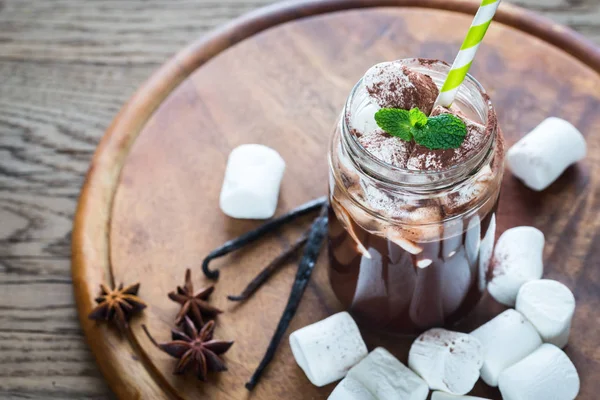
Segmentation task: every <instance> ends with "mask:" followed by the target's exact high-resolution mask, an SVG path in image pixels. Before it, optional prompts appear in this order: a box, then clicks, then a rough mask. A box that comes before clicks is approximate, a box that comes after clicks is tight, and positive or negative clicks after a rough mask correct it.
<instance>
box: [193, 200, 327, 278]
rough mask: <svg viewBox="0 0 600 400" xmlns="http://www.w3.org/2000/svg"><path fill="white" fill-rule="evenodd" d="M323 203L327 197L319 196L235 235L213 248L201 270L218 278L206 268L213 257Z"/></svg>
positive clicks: (229, 251) (213, 271)
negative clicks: (235, 236) (248, 230)
mask: <svg viewBox="0 0 600 400" xmlns="http://www.w3.org/2000/svg"><path fill="white" fill-rule="evenodd" d="M323 204H327V197H325V196H324V197H320V198H318V199H315V200H312V201H309V202H308V203H306V204H303V205H301V206H300V207H297V208H295V209H293V210H291V211H289V212H287V213H285V214H283V215H282V216H280V217H277V218H274V219H272V220H270V221H268V222H266V223H264V224H263V225H261V226H259V227H258V228H256V229H254V230H252V231H250V232H247V233H244V234H243V235H241V236H239V237H237V238H236V239H233V240H230V241H228V242H226V243H225V244H224V245H222V246H221V247H219V248H217V249H215V250H213V251H211V252H210V254H209V255H208V256H207V257H206V258H205V259H204V261H202V272H204V275H206V277H207V278H209V279H218V278H219V270H211V269H209V268H208V264H209V263H210V262H211V261H212V260H214V259H215V258H219V257H223V256H224V255H227V254H229V253H231V252H233V251H235V250H238V249H241V248H242V247H244V246H246V245H247V244H250V243H252V242H254V241H256V240H258V239H260V238H261V237H262V236H264V235H265V234H267V233H269V232H271V231H273V230H275V229H277V228H279V227H280V226H283V225H285V224H287V223H288V222H291V221H293V220H294V219H296V218H299V217H301V216H303V215H306V214H309V213H311V212H313V211H316V210H318V209H319V208H321V207H322V206H323Z"/></svg>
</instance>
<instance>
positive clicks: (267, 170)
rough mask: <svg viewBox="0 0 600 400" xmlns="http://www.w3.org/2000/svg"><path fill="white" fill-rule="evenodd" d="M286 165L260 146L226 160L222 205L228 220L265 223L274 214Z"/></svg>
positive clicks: (239, 150)
mask: <svg viewBox="0 0 600 400" xmlns="http://www.w3.org/2000/svg"><path fill="white" fill-rule="evenodd" d="M284 170H285V161H283V158H281V156H280V155H279V153H277V152H276V151H275V150H273V149H271V148H269V147H267V146H263V145H260V144H244V145H242V146H239V147H236V148H235V149H233V151H232V152H231V154H229V159H228V160H227V168H226V169H225V179H224V181H223V187H222V188H221V198H220V201H219V205H220V206H221V210H222V211H223V212H224V213H225V214H226V215H228V216H230V217H233V218H243V219H266V218H271V217H272V216H273V215H274V214H275V209H276V208H277V198H278V197H279V185H280V183H281V178H282V177H283V172H284Z"/></svg>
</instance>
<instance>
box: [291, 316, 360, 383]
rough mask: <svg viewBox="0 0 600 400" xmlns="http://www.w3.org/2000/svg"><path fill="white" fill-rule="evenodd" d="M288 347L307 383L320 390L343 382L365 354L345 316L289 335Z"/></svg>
mask: <svg viewBox="0 0 600 400" xmlns="http://www.w3.org/2000/svg"><path fill="white" fill-rule="evenodd" d="M290 346H291V348H292V353H293V354H294V358H295V359H296V362H297V363H298V365H299V366H300V368H302V370H303V371H304V373H305V374H306V377H307V378H308V380H309V381H310V382H311V383H312V384H313V385H315V386H319V387H320V386H325V385H328V384H330V383H332V382H335V381H337V380H338V379H342V378H343V377H344V376H345V375H346V372H348V370H349V369H350V368H351V367H352V366H354V365H355V364H356V363H358V362H359V361H360V360H362V359H363V358H364V357H365V356H366V355H367V353H368V352H367V346H366V345H365V342H364V341H363V339H362V337H361V336H360V331H359V330H358V327H357V326H356V322H354V320H353V319H352V317H351V316H350V314H348V313H347V312H341V313H337V314H334V315H332V316H331V317H329V318H325V319H324V320H322V321H319V322H316V323H314V324H312V325H308V326H305V327H304V328H302V329H298V330H297V331H295V332H293V333H292V334H291V335H290Z"/></svg>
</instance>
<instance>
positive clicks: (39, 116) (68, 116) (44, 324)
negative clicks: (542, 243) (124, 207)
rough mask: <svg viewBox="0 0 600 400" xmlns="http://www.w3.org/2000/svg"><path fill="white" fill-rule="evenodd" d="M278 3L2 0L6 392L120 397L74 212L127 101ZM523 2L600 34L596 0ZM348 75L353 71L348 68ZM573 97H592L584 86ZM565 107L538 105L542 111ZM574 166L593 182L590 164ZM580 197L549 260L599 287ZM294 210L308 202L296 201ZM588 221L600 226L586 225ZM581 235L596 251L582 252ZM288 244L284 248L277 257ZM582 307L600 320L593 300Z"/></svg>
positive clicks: (590, 287)
mask: <svg viewBox="0 0 600 400" xmlns="http://www.w3.org/2000/svg"><path fill="white" fill-rule="evenodd" d="M266 3H267V1H255V2H248V1H231V0H227V1H215V2H212V3H211V2H205V1H199V0H198V1H168V0H160V1H159V0H154V1H144V2H142V1H119V2H110V3H108V4H107V2H105V1H101V0H95V1H87V2H81V1H77V0H70V1H67V0H64V1H54V0H52V1H50V0H45V1H35V0H8V1H0V82H2V84H1V85H0V285H1V289H2V290H0V304H1V306H0V348H1V349H2V351H1V352H0V398H23V397H26V398H44V399H49V398H57V399H65V398H102V399H104V398H110V397H111V395H110V392H109V390H108V389H107V387H106V385H105V384H104V382H103V380H102V377H101V376H100V375H99V373H98V370H97V367H96V366H95V365H94V363H93V360H92V357H91V354H90V353H89V351H88V350H87V346H86V345H85V342H84V340H83V337H82V334H81V329H80V326H79V323H78V322H77V319H76V317H75V315H76V313H75V308H74V301H73V296H72V292H71V287H72V281H71V276H70V273H69V264H70V263H69V257H70V252H69V249H70V230H71V224H72V218H73V215H74V209H75V205H76V202H77V197H78V193H79V190H80V186H81V184H82V182H83V177H84V174H85V171H86V170H87V168H88V165H89V161H90V159H91V156H92V154H93V152H94V149H95V146H96V143H97V141H98V139H99V138H100V137H101V136H102V133H103V132H104V131H105V130H106V128H107V126H108V124H109V123H110V121H111V120H112V118H113V117H114V116H115V115H116V114H117V112H118V111H119V109H120V108H121V104H122V103H123V102H124V101H125V100H126V99H127V98H128V97H129V96H130V95H131V93H132V92H133V91H134V90H135V88H137V87H138V86H139V85H140V84H141V83H142V81H143V80H145V79H146V78H147V77H148V76H149V75H150V73H151V72H152V71H153V70H155V69H156V67H157V66H158V65H160V64H161V63H162V62H164V61H165V59H166V58H167V57H168V56H169V55H171V54H172V53H174V52H175V51H176V50H177V49H178V48H179V47H181V46H182V45H184V44H185V43H188V42H189V41H191V40H193V39H194V38H197V37H199V36H201V35H203V34H204V33H205V32H206V31H207V30H208V29H210V28H212V27H214V26H216V25H220V24H221V23H223V22H225V21H227V20H229V19H230V18H232V17H234V16H236V15H239V14H241V13H243V12H245V11H249V10H251V9H254V8H255V7H258V6H260V5H262V4H266ZM571 3H572V4H571ZM521 5H524V6H526V7H530V8H532V9H536V10H538V11H540V12H541V13H542V14H546V15H548V16H550V17H552V18H554V19H556V20H559V21H561V22H566V23H569V24H570V25H572V26H573V27H574V28H576V29H579V30H581V31H582V32H583V33H585V34H586V35H588V36H589V37H590V38H592V39H593V40H595V41H596V42H600V33H599V32H600V27H599V26H598V22H597V21H598V16H599V15H600V10H599V6H598V4H597V2H596V1H595V0H588V1H577V2H567V1H559V0H551V1H546V0H535V1H534V0H530V1H528V2H521ZM309 50H310V49H309ZM301 51H306V49H303V50H301ZM331 67H332V66H331V65H324V66H322V68H331ZM340 73H350V71H348V70H346V71H344V69H343V68H342V69H341V72H340ZM348 79H349V78H348ZM583 83H584V82H583V81H582V84H583ZM590 90H591V89H590ZM341 93H342V91H341V89H340V94H339V96H344V95H345V94H341ZM596 93H597V91H596ZM565 94H566V95H567V96H570V97H571V98H572V101H573V102H576V101H581V105H583V104H584V100H583V99H584V97H582V95H581V94H579V93H565ZM510 96H513V97H512V99H513V101H515V102H520V103H519V104H520V105H522V107H524V108H525V109H529V110H532V109H535V107H534V105H535V104H536V102H535V101H534V100H535V99H532V98H531V97H528V96H521V94H519V93H511V94H510ZM578 99H579V100H578ZM576 109H577V106H573V109H572V110H569V109H565V110H564V112H565V113H567V112H571V111H573V112H575V110H576ZM560 111H561V110H552V109H550V108H546V109H543V110H538V111H537V112H538V113H539V114H540V115H539V117H540V118H541V117H542V116H544V115H546V114H545V112H548V113H550V112H555V113H556V112H560ZM592 111H593V110H592ZM542 114H543V115H542ZM567 116H568V114H567ZM322 117H323V118H326V116H324V115H323V116H322ZM519 117H520V116H519V115H518V114H517V113H510V112H509V113H507V116H506V117H505V118H506V119H507V120H508V122H509V123H510V121H512V120H515V121H516V120H517V119H518V118H519ZM582 122H585V121H582ZM592 122H593V121H592ZM592 122H590V121H588V122H587V123H588V124H589V123H592ZM531 123H532V124H533V123H534V121H532V122H531ZM526 128H528V127H526ZM590 162H592V161H590ZM569 174H570V175H568V177H569V178H573V177H575V178H577V177H578V176H579V175H578V171H577V170H574V171H570V172H569ZM577 181H578V182H580V184H581V185H582V186H581V187H586V188H587V190H596V189H593V188H597V182H595V181H594V180H593V179H591V180H585V176H584V179H583V180H577ZM559 185H560V184H559ZM590 188H591V189H590ZM580 189H581V188H580ZM577 193H578V192H577V190H575V191H574V192H569V191H567V193H566V194H565V192H563V191H561V190H560V186H559V187H557V188H556V190H554V191H552V192H551V193H550V194H549V196H550V197H551V198H556V199H563V200H567V201H570V200H572V201H574V202H575V203H574V204H576V205H578V206H579V208H577V207H575V208H573V209H572V210H573V211H572V215H573V218H572V219H569V220H563V221H562V222H561V223H560V224H559V225H558V226H556V227H554V228H553V229H557V231H559V230H560V231H563V232H564V234H563V235H562V236H558V235H556V236H553V239H552V241H551V243H550V245H551V247H550V250H549V256H550V257H553V260H556V261H555V262H556V263H557V264H560V263H566V262H568V261H572V259H573V258H575V259H576V260H578V263H575V264H574V265H575V267H574V269H573V270H571V271H570V272H569V279H570V283H571V284H577V283H580V284H581V285H582V287H583V288H584V290H585V294H588V295H589V294H592V293H593V292H594V291H595V290H597V283H596V281H595V280H594V277H593V276H587V275H585V273H584V274H583V275H581V274H582V272H581V271H582V268H583V265H585V263H588V264H589V263H590V262H591V261H590V260H594V259H597V257H598V255H597V254H594V252H593V251H588V249H589V248H593V249H597V248H598V246H597V243H598V238H597V237H595V236H594V235H595V232H596V231H597V227H595V225H594V223H595V221H597V219H594V218H588V219H586V218H585V217H586V216H587V213H589V211H590V210H591V209H592V208H591V207H593V206H594V205H595V203H593V202H592V201H591V200H590V199H589V198H587V197H583V196H580V197H577V196H576V195H577ZM522 195H523V196H526V193H523V194H522ZM565 196H566V197H565ZM569 196H574V197H569ZM557 201H558V200H557ZM561 201H562V200H561ZM294 204H297V202H296V200H295V199H294V202H291V201H290V202H289V204H287V203H282V207H283V206H286V205H289V206H292V205H294ZM549 204H550V203H546V202H545V201H542V200H540V202H539V203H538V204H537V205H536V204H533V205H532V204H528V205H527V207H529V208H531V209H533V210H535V209H536V207H545V208H544V209H543V210H545V211H543V212H541V213H542V214H541V215H545V217H541V220H539V221H538V222H539V224H540V226H549V225H551V224H552V218H553V217H555V216H556V213H557V212H558V210H556V211H553V212H552V211H551V206H550V205H549ZM574 221H575V222H576V221H585V223H586V224H587V225H585V226H584V228H581V226H580V225H578V224H576V223H575V222H574ZM248 226H249V225H240V226H236V227H235V229H232V231H231V232H230V233H231V234H232V235H233V234H235V233H236V232H241V231H242V230H244V229H246V228H247V227H248ZM585 228H587V229H585ZM288 234H289V233H288ZM289 235H291V234H289ZM568 238H572V239H570V240H573V241H577V243H583V247H578V248H577V249H576V250H575V251H573V250H571V249H570V244H571V243H572V242H571V241H570V240H565V239H568ZM284 239H285V236H284ZM277 245H278V242H274V243H273V244H271V246H275V247H272V248H270V249H271V250H270V251H276V249H277ZM267 246H268V244H267ZM267 249H269V248H268V247H267ZM257 267H258V266H257ZM180 268H183V266H181V267H180ZM181 271H182V269H181V270H177V271H174V273H173V277H172V279H173V282H177V283H181V282H179V280H181V279H182V276H181ZM281 279H285V275H283V274H282V276H281ZM581 312H584V313H586V312H587V313H588V314H587V315H589V316H590V318H591V317H593V316H594V315H595V314H593V312H594V307H593V305H592V306H589V307H586V308H584V310H582V311H581ZM583 315H585V314H583ZM580 334H581V335H584V334H587V335H591V334H593V332H585V331H583V332H580ZM594 357H595V358H594ZM580 358H581V359H582V360H584V361H582V362H583V363H584V364H583V365H585V366H589V367H590V368H591V367H593V365H594V361H593V360H594V359H597V348H589V349H581V355H580ZM588 358H589V360H591V361H589V360H588ZM586 360H588V361H586ZM248 362H249V361H248Z"/></svg>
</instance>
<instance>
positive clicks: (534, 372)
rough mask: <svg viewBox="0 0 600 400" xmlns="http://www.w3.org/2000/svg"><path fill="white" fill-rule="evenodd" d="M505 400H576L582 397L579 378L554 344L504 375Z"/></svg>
mask: <svg viewBox="0 0 600 400" xmlns="http://www.w3.org/2000/svg"><path fill="white" fill-rule="evenodd" d="M499 387H500V393H502V398H503V399H504V400H573V399H575V398H576V397H577V394H578V393H579V376H578V375H577V370H576V369H575V366H574V365H573V363H572V362H571V360H569V357H568V356H567V355H566V354H565V353H564V352H563V351H562V350H561V349H559V348H558V347H556V346H554V345H552V344H548V343H546V344H543V345H542V346H541V347H540V348H538V349H537V350H536V351H535V352H533V353H532V354H530V355H529V356H528V357H526V358H524V359H523V360H521V361H520V362H518V363H516V364H515V365H513V366H512V367H510V368H507V369H506V370H504V371H503V372H502V374H500V379H499Z"/></svg>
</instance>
